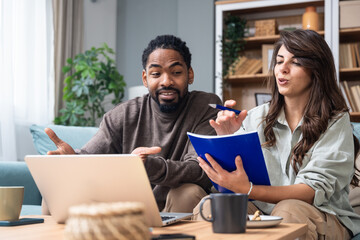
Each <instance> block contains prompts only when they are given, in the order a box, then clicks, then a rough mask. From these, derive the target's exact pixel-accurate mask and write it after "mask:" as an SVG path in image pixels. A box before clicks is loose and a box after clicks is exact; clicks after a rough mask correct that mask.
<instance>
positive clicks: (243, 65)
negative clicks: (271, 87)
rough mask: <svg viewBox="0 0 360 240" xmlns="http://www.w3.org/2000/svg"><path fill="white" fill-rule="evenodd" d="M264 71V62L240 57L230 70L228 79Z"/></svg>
mask: <svg viewBox="0 0 360 240" xmlns="http://www.w3.org/2000/svg"><path fill="white" fill-rule="evenodd" d="M261 69H262V60H261V59H255V58H247V57H245V56H241V57H239V58H238V59H237V60H236V61H235V62H234V63H233V64H232V65H231V66H230V68H229V74H228V77H230V78H231V77H236V76H239V75H252V74H256V73H259V72H260V71H261Z"/></svg>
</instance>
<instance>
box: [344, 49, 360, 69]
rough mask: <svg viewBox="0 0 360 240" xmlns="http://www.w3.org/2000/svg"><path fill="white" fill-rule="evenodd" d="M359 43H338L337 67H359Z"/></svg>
mask: <svg viewBox="0 0 360 240" xmlns="http://www.w3.org/2000/svg"><path fill="white" fill-rule="evenodd" d="M359 47H360V43H340V45H339V67H340V69H343V68H357V67H360V54H359V51H360V50H359Z"/></svg>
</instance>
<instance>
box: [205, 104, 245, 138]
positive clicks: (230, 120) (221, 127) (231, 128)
mask: <svg viewBox="0 0 360 240" xmlns="http://www.w3.org/2000/svg"><path fill="white" fill-rule="evenodd" d="M235 105H236V101H234V100H227V101H225V104H224V106H225V107H228V108H233V107H234V106H235ZM246 114H247V111H246V110H243V111H241V113H240V114H239V115H236V114H235V113H234V112H233V111H227V110H225V111H219V113H218V115H217V118H216V120H215V121H214V120H210V122H209V123H210V125H211V126H212V127H213V128H214V129H215V131H216V133H217V135H225V134H232V133H234V132H236V131H237V130H239V128H240V127H241V124H242V122H243V120H244V119H245V117H246Z"/></svg>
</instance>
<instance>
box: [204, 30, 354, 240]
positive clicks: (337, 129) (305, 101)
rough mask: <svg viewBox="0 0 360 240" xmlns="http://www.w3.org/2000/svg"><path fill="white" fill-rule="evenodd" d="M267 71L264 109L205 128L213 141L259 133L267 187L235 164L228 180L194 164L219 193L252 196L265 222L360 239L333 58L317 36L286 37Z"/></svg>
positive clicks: (349, 141) (229, 115)
mask: <svg viewBox="0 0 360 240" xmlns="http://www.w3.org/2000/svg"><path fill="white" fill-rule="evenodd" d="M270 71H271V73H272V74H271V77H270V79H269V84H270V88H271V91H272V99H271V101H270V102H269V103H266V104H264V105H261V106H258V107H256V108H254V109H252V110H250V111H248V112H247V111H246V110H243V111H242V112H241V113H240V115H238V116H236V115H235V114H234V112H232V111H221V112H219V114H218V117H217V119H216V121H214V120H211V121H210V124H211V126H212V127H213V128H214V129H215V130H216V132H217V134H218V135H224V134H232V133H235V134H238V133H241V132H249V131H254V130H256V131H257V132H258V134H259V137H260V141H261V143H262V149H263V154H264V158H265V162H266V166H267V169H268V173H269V177H270V182H271V186H261V185H253V184H252V183H251V182H250V181H249V179H248V177H247V175H246V172H245V171H244V168H243V166H242V161H241V157H240V156H238V157H236V159H235V164H236V167H237V169H236V170H235V171H233V172H228V171H226V170H224V169H223V168H221V166H220V165H218V164H217V163H216V161H214V159H213V158H212V157H211V156H210V155H206V158H207V160H208V161H209V163H210V164H208V163H207V162H205V161H204V160H203V159H201V158H199V161H200V166H201V167H202V168H203V169H204V171H205V172H206V173H207V175H208V176H209V178H210V179H211V180H212V181H213V182H215V183H217V184H218V185H220V186H223V187H225V188H227V189H229V190H231V191H233V192H237V193H245V194H246V193H249V198H250V199H253V200H255V201H253V202H252V203H253V204H249V205H251V206H252V207H256V208H257V209H259V210H260V211H261V212H262V213H263V214H271V215H275V216H281V217H283V222H291V223H306V224H308V232H307V235H306V238H307V239H323V238H326V239H328V238H329V239H330V238H331V239H349V238H350V237H351V236H354V235H356V234H357V233H359V231H360V227H359V226H360V216H359V215H357V214H356V213H354V211H353V209H352V207H351V205H350V203H349V198H348V193H349V184H350V182H351V181H352V183H354V184H358V180H357V178H356V176H354V159H355V155H356V153H357V150H356V151H355V144H354V141H353V134H352V127H351V123H350V117H349V113H348V108H347V106H346V103H345V100H344V98H343V96H342V94H341V91H340V89H339V88H338V85H337V80H336V79H337V77H336V71H335V65H334V60H333V56H332V53H331V50H330V48H329V47H328V45H327V44H326V42H325V40H324V39H323V37H322V36H320V35H319V34H317V33H316V32H314V31H311V30H295V31H293V32H286V31H284V32H282V33H281V35H280V39H279V41H278V42H277V43H276V44H275V48H274V54H273V56H272V60H271V66H270ZM235 104H236V103H235V101H233V100H228V101H226V102H225V106H227V107H233V106H235ZM241 125H242V126H243V127H241ZM356 149H357V148H356Z"/></svg>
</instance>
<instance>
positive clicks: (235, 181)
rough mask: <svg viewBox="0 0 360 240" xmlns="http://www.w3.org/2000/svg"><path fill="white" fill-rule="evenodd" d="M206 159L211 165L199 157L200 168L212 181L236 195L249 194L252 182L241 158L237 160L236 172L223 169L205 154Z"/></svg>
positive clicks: (238, 157)
mask: <svg viewBox="0 0 360 240" xmlns="http://www.w3.org/2000/svg"><path fill="white" fill-rule="evenodd" d="M205 157H206V159H207V160H208V162H209V164H208V163H207V162H206V161H205V160H204V159H202V158H201V157H198V160H199V166H200V167H201V168H202V169H203V170H204V172H205V173H206V174H207V175H208V177H209V178H210V179H211V181H213V182H215V183H217V184H218V185H220V186H222V187H225V188H227V189H229V190H231V191H233V192H235V193H248V191H249V189H250V182H249V178H248V176H247V174H246V172H245V170H244V167H243V164H242V160H241V157H240V156H237V157H236V158H235V165H236V170H235V171H232V172H228V171H226V170H225V169H223V168H222V167H221V166H220V165H219V164H218V163H217V162H216V161H215V160H214V158H212V157H211V156H210V155H209V154H205Z"/></svg>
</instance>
